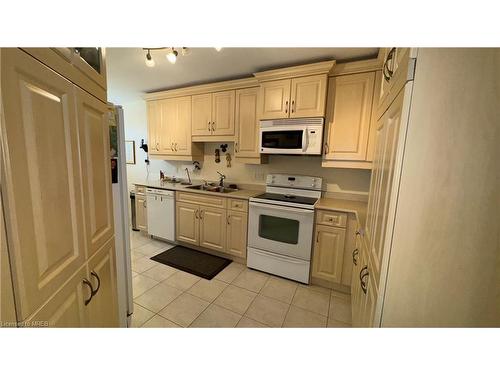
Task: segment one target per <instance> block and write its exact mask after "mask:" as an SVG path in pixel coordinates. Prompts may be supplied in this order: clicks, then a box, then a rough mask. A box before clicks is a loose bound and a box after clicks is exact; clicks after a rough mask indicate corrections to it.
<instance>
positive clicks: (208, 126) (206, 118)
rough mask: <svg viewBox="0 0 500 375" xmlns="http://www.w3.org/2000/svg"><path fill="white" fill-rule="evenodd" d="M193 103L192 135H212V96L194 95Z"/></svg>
mask: <svg viewBox="0 0 500 375" xmlns="http://www.w3.org/2000/svg"><path fill="white" fill-rule="evenodd" d="M191 103H192V107H191V111H192V112H191V114H192V115H191V116H192V123H191V124H192V128H191V129H192V135H210V134H212V94H201V95H193V96H192V99H191Z"/></svg>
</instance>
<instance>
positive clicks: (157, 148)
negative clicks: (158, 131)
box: [156, 142, 160, 151]
mask: <svg viewBox="0 0 500 375" xmlns="http://www.w3.org/2000/svg"><path fill="white" fill-rule="evenodd" d="M156 151H160V144H159V143H158V142H156Z"/></svg>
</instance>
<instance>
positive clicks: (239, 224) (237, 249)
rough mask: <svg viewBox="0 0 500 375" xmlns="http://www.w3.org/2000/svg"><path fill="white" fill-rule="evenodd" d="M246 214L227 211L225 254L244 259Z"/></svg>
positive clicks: (246, 227)
mask: <svg viewBox="0 0 500 375" xmlns="http://www.w3.org/2000/svg"><path fill="white" fill-rule="evenodd" d="M247 231H248V214H247V212H239V211H228V212H227V245H226V251H227V253H229V254H231V255H234V256H237V257H240V258H246V253H247Z"/></svg>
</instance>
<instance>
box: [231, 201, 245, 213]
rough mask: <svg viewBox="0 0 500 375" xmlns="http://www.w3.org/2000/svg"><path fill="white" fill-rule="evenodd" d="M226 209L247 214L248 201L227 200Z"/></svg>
mask: <svg viewBox="0 0 500 375" xmlns="http://www.w3.org/2000/svg"><path fill="white" fill-rule="evenodd" d="M228 201H229V202H228V208H229V209H230V210H233V211H241V212H248V201H247V200H244V199H228Z"/></svg>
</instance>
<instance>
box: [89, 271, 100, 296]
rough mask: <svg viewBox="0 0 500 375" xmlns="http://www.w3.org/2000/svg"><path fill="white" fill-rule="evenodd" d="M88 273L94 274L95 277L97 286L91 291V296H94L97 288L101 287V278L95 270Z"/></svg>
mask: <svg viewBox="0 0 500 375" xmlns="http://www.w3.org/2000/svg"><path fill="white" fill-rule="evenodd" d="M90 275H91V276H94V277H95V278H96V279H97V288H96V290H94V291H92V296H95V295H96V294H97V292H98V291H99V288H100V287H101V279H100V278H99V275H98V274H97V272H95V271H92V272H91V273H90Z"/></svg>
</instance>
